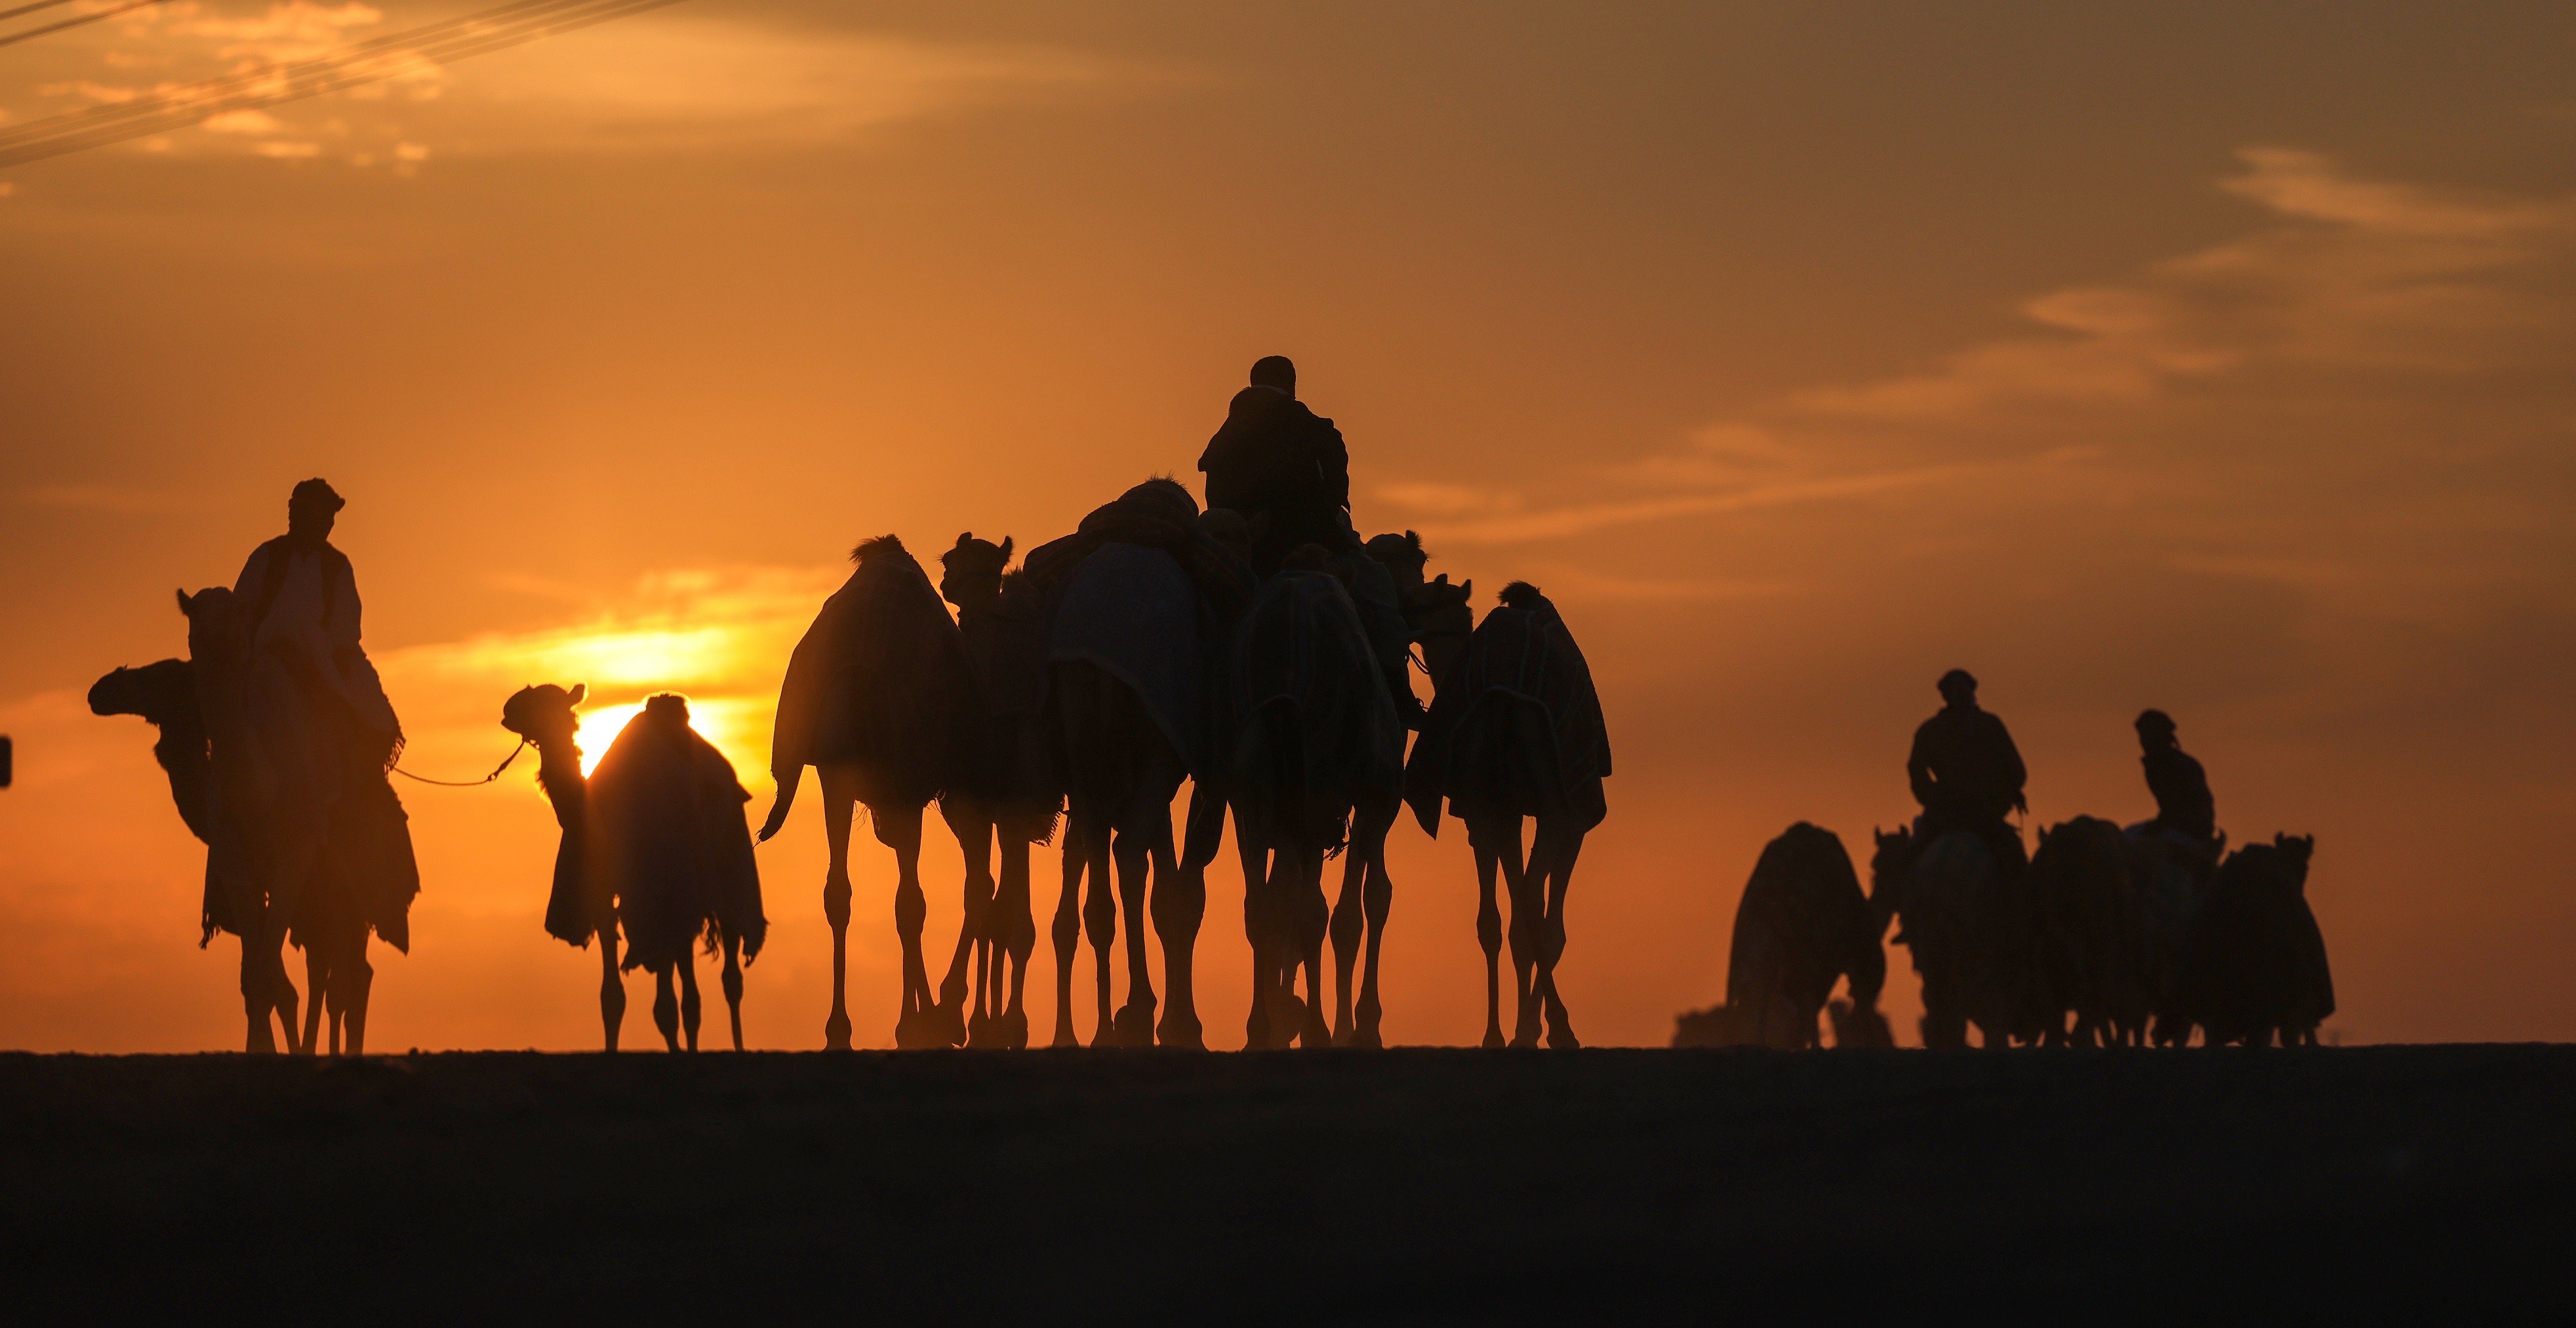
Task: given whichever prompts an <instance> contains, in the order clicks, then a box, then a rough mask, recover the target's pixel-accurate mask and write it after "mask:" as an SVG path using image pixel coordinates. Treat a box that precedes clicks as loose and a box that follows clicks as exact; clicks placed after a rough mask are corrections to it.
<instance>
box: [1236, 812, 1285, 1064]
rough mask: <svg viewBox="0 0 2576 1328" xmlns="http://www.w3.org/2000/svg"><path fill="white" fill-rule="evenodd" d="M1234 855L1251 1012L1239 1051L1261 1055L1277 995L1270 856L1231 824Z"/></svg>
mask: <svg viewBox="0 0 2576 1328" xmlns="http://www.w3.org/2000/svg"><path fill="white" fill-rule="evenodd" d="M1234 844H1235V851H1236V854H1237V855H1238V856H1239V857H1240V858H1241V859H1242V860H1243V939H1244V941H1245V943H1246V944H1248V945H1250V946H1251V948H1252V1010H1251V1012H1250V1013H1249V1014H1247V1015H1245V1016H1244V1019H1243V1049H1244V1050H1245V1051H1264V1050H1267V1049H1269V1048H1270V1047H1271V1046H1272V1045H1274V1044H1273V1043H1272V1041H1271V1038H1270V1030H1271V1026H1272V1023H1273V1021H1272V1019H1271V1014H1272V1007H1273V1006H1274V1005H1275V1004H1276V1003H1277V1001H1278V994H1279V946H1278V944H1277V942H1276V941H1275V940H1274V939H1273V937H1274V933H1275V932H1276V930H1277V929H1276V928H1274V927H1272V926H1271V925H1270V914H1271V908H1270V854H1269V853H1268V852H1267V851H1266V850H1264V849H1263V848H1262V847H1261V846H1260V844H1259V841H1257V840H1256V839H1254V837H1253V836H1251V835H1247V834H1245V833H1244V832H1243V818H1242V817H1240V816H1238V817H1236V818H1235V822H1234Z"/></svg>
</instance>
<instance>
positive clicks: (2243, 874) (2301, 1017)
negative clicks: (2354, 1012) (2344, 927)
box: [2180, 835, 2335, 1047]
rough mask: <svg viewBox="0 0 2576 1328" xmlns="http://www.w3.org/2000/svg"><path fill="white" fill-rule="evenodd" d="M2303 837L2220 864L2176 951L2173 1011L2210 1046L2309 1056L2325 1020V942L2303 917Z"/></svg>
mask: <svg viewBox="0 0 2576 1328" xmlns="http://www.w3.org/2000/svg"><path fill="white" fill-rule="evenodd" d="M2315 852H2316V839H2315V838H2314V837H2313V836H2292V835H2275V836H2273V837H2272V842H2271V843H2268V844H2261V843H2256V844H2248V845H2246V846H2245V847H2243V848H2241V849H2238V850H2237V851H2235V852H2234V853H2231V854H2229V855H2227V860H2226V861H2224V862H2222V863H2220V864H2219V867H2218V875H2217V877H2216V879H2215V880H2213V881H2212V882H2211V883H2210V890H2209V898H2208V901H2207V902H2206V903H2205V904H2203V905H2202V907H2201V910H2200V914H2199V916H2197V917H2195V918H2194V919H2192V923H2191V932H2190V936H2189V938H2188V940H2186V942H2185V945H2184V957H2183V973H2182V981H2181V986H2182V995H2181V1002H2180V1003H2181V1006H2182V1008H2183V1010H2184V1012H2185V1013H2186V1014H2187V1015H2188V1016H2189V1018H2190V1019H2191V1020H2192V1022H2194V1023H2197V1024H2199V1025H2200V1028H2201V1032H2202V1034H2203V1035H2204V1036H2205V1037H2206V1039H2207V1040H2208V1042H2209V1044H2210V1045H2211V1046H2218V1045H2221V1044H2225V1043H2242V1044H2244V1045H2246V1046H2251V1047H2261V1046H2266V1045H2269V1044H2270V1043H2271V1042H2272V1040H2273V1039H2274V1038H2275V1037H2276V1036H2277V1037H2278V1038H2279V1040H2280V1043H2281V1045H2282V1046H2285V1047H2288V1046H2315V1045H2316V1043H2317V1026H2318V1025H2319V1024H2322V1023H2324V1022H2325V1021H2326V1018H2327V1017H2328V1016H2330V1015H2332V1014H2333V1013H2334V1010H2335V998H2334V974H2333V971H2332V969H2331V968H2330V967H2329V965H2328V964H2327V962H2326V943H2325V936H2324V934H2323V933H2322V932H2320V931H2319V930H2318V929H2317V918H2316V914H2315V913H2314V912H2312V911H2311V910H2310V909H2309V908H2308V900H2307V881H2308V862H2309V859H2310V858H2311V857H2313V856H2314V855H2315Z"/></svg>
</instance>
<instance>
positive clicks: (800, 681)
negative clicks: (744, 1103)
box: [760, 535, 981, 1051]
mask: <svg viewBox="0 0 2576 1328" xmlns="http://www.w3.org/2000/svg"><path fill="white" fill-rule="evenodd" d="M850 557H851V559H852V561H854V562H856V563H857V564H858V567H857V569H856V570H855V571H853V572H851V574H850V579H849V580H848V581H847V582H846V583H844V584H843V585H842V587H841V588H840V589H839V590H837V591H835V592H833V594H832V597H831V598H830V599H828V600H826V601H825V602H824V604H823V608H822V611H821V612H820V613H818V614H817V615H816V616H815V618H814V625H813V626H812V627H810V628H808V629H806V632H805V637H804V639H803V640H801V641H799V642H798V643H797V645H796V652H795V654H794V655H793V656H792V657H791V658H790V659H789V661H788V665H787V676H786V679H785V681H783V682H782V683H781V684H780V686H779V691H778V725H777V730H776V739H775V741H774V742H773V743H772V744H771V748H770V772H771V773H772V774H773V775H774V776H775V777H776V778H777V781H778V797H777V801H776V802H774V803H773V804H771V806H770V809H769V817H768V819H767V820H766V821H765V822H764V823H763V824H762V825H761V828H760V838H762V839H763V840H766V839H768V838H769V837H770V836H772V835H775V834H777V833H778V829H779V827H780V826H782V825H785V824H786V823H787V812H788V808H789V807H790V806H791V805H793V804H794V802H795V799H796V789H797V786H798V784H799V783H801V782H802V781H803V779H804V776H805V767H806V766H808V765H811V766H813V767H814V768H815V771H816V773H817V774H818V775H819V776H820V777H821V783H822V786H823V828H824V833H825V834H826V836H828V838H829V840H830V843H831V853H832V860H831V866H830V868H829V871H828V874H827V875H826V876H825V877H824V882H823V915H824V917H825V918H826V919H828V920H829V921H830V922H831V924H832V1013H831V1016H830V1017H829V1019H827V1020H826V1021H825V1023H824V1025H823V1037H824V1042H825V1044H826V1045H827V1046H829V1047H831V1048H832V1049H833V1050H836V1051H846V1050H848V1049H849V1046H850V1014H849V1004H848V996H847V987H848V972H849V928H850V818H851V813H852V811H853V809H854V807H855V806H856V804H859V803H866V804H867V807H868V813H869V819H870V820H871V821H872V822H873V823H874V824H875V827H876V836H877V842H879V843H881V844H884V845H885V846H886V847H888V848H890V849H893V850H894V853H895V863H896V870H897V878H896V883H895V895H894V917H895V931H896V934H897V935H898V936H899V937H900V938H901V940H902V943H903V997H902V1004H901V1007H900V1008H901V1013H900V1014H899V1015H898V1016H897V1018H896V1021H895V1045H897V1046H899V1047H937V1046H953V1045H955V1044H957V1043H959V1042H963V1041H965V1040H966V1021H965V1014H964V1011H963V1009H962V1008H961V1007H962V1006H963V1004H964V1000H963V996H964V993H963V990H962V985H961V986H960V989H959V990H957V991H955V992H945V993H942V994H941V995H940V996H936V997H935V996H933V995H932V993H931V991H930V979H929V976H928V974H927V972H926V971H925V969H924V967H923V962H922V953H921V927H922V922H923V917H924V914H925V913H926V912H927V911H928V901H927V900H926V899H925V898H924V897H923V895H922V892H921V811H922V808H923V807H925V806H927V805H929V803H930V801H931V800H932V799H934V798H937V797H939V796H940V795H941V794H942V793H944V792H946V791H947V790H949V789H950V788H953V787H956V786H958V785H959V783H960V782H961V780H962V779H963V778H964V776H965V773H966V771H965V767H966V765H967V762H968V753H969V752H970V751H971V750H972V744H973V742H974V735H975V732H976V729H977V727H978V723H977V721H978V711H979V708H980V705H981V702H980V701H979V700H978V699H977V697H976V694H975V678H974V670H973V666H972V665H970V664H969V663H968V662H967V658H966V646H965V642H964V640H963V638H961V637H960V636H959V634H958V630H957V624H956V622H955V621H954V620H952V619H951V618H950V617H949V616H948V610H947V609H946V608H945V607H943V606H942V605H941V603H940V599H939V592H938V591H936V590H933V589H932V588H931V585H930V578H929V577H928V576H926V575H924V574H923V572H922V570H921V564H920V563H918V562H916V561H914V560H913V557H912V555H911V554H910V553H907V552H905V551H904V547H903V542H902V541H901V540H898V539H896V538H895V537H894V536H892V535H881V536H878V537H877V538H875V539H871V540H867V541H865V542H863V543H861V544H860V545H859V547H858V548H857V549H855V550H853V551H852V552H851V555H850ZM969 900H970V907H971V906H972V905H973V901H972V891H971V890H970V891H969ZM969 925H970V926H971V920H970V924H969ZM951 976H952V981H959V980H962V976H963V975H962V972H958V971H955V970H952V975H951Z"/></svg>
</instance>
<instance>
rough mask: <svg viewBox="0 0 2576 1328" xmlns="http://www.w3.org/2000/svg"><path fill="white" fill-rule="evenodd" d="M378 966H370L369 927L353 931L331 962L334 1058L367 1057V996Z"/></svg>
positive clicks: (374, 979)
mask: <svg viewBox="0 0 2576 1328" xmlns="http://www.w3.org/2000/svg"><path fill="white" fill-rule="evenodd" d="M375 985H376V966H375V965H373V964H370V963H368V962H367V924H365V923H363V922H361V923H359V924H357V925H356V926H355V927H353V928H351V929H350V931H349V933H348V934H347V935H346V936H344V937H343V938H342V940H341V945H340V953H339V954H338V956H337V957H336V958H334V959H333V960H332V961H331V992H330V1001H331V1054H332V1055H334V1056H337V1055H340V1054H342V1053H344V1052H345V1053H346V1054H348V1055H351V1056H364V1055H366V1054H367V993H368V992H369V990H370V989H372V988H373V987H374V986H375Z"/></svg>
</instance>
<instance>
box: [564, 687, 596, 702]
mask: <svg viewBox="0 0 2576 1328" xmlns="http://www.w3.org/2000/svg"><path fill="white" fill-rule="evenodd" d="M588 695H590V684H589V683H586V682H577V683H574V684H573V685H572V690H571V691H570V692H567V693H565V694H564V703H565V704H567V705H580V704H581V698H583V697H585V696H588Z"/></svg>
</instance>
